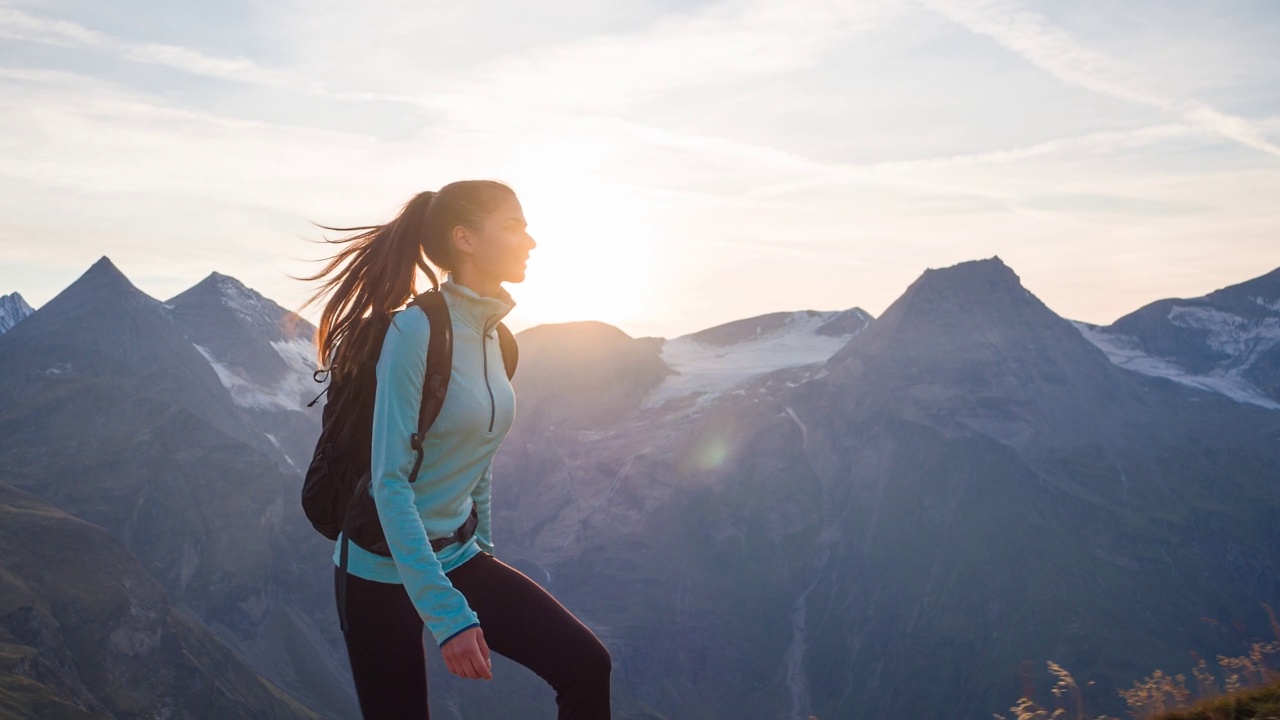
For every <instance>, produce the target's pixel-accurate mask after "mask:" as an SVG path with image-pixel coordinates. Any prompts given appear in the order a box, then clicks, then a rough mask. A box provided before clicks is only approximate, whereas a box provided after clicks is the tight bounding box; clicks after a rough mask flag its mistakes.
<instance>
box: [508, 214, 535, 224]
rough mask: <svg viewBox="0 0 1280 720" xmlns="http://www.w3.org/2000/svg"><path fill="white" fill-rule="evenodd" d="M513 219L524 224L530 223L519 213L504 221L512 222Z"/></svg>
mask: <svg viewBox="0 0 1280 720" xmlns="http://www.w3.org/2000/svg"><path fill="white" fill-rule="evenodd" d="M512 220H515V221H517V222H519V223H520V224H522V225H528V224H529V223H528V222H527V221H526V220H525V219H524V218H522V217H520V216H519V215H512V216H511V217H509V218H507V219H506V220H504V221H503V222H511V221H512Z"/></svg>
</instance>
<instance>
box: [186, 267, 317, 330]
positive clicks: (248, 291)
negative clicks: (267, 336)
mask: <svg viewBox="0 0 1280 720" xmlns="http://www.w3.org/2000/svg"><path fill="white" fill-rule="evenodd" d="M165 304H166V305H168V306H170V307H172V308H174V309H175V310H177V311H179V312H182V311H184V310H189V309H198V308H207V307H209V306H210V305H216V306H221V307H224V308H226V309H227V310H229V311H230V312H231V313H232V314H233V315H235V316H237V317H240V318H242V319H244V320H248V321H250V322H253V323H257V324H261V325H263V326H276V325H279V324H280V322H281V319H282V318H284V319H286V320H287V321H288V324H290V325H292V324H296V323H298V322H305V321H302V320H301V318H296V317H295V313H292V312H290V311H288V310H286V309H284V308H283V307H280V305H278V304H276V303H275V302H274V301H273V300H271V299H270V298H268V297H266V296H265V295H263V294H262V293H259V292H258V291H257V290H254V289H253V288H250V287H249V286H247V285H245V284H244V283H242V282H240V281H239V280H237V279H236V278H234V277H232V276H230V275H224V274H222V273H220V272H211V273H209V274H208V275H207V276H205V278H204V279H203V280H201V281H200V282H198V283H196V284H195V285H192V286H191V287H190V288H187V289H186V290H184V291H183V292H181V293H179V294H177V295H175V296H173V297H172V298H170V299H169V301H168V302H167V303H165Z"/></svg>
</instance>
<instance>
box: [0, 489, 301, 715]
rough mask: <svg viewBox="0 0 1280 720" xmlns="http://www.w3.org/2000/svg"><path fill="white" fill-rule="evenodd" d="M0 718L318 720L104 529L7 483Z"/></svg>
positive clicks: (1, 551)
mask: <svg viewBox="0 0 1280 720" xmlns="http://www.w3.org/2000/svg"><path fill="white" fill-rule="evenodd" d="M0 649H2V652H0V665H2V666H3V669H4V673H3V674H0V717H4V718H28V717H83V718H110V717H174V716H177V717H190V718H211V719H213V718H218V719H220V718H227V717H255V718H280V719H283V718H316V717H318V716H316V715H315V714H313V713H311V712H310V711H308V710H307V709H306V708H304V707H302V706H301V705H298V704H297V703H295V702H292V701H291V700H290V699H289V698H288V696H287V695H284V694H283V693H281V692H280V691H279V690H278V689H276V688H274V687H273V686H272V685H271V684H270V683H268V682H266V681H265V680H263V679H262V678H261V677H259V676H258V675H257V674H255V673H254V672H253V671H252V670H251V669H249V667H247V666H246V665H245V664H244V663H243V661H241V660H240V659H239V658H238V657H237V656H236V655H235V654H234V653H232V652H231V651H230V650H229V649H228V648H227V647H226V646H224V645H223V644H222V643H221V642H219V641H218V640H217V638H215V637H214V636H213V635H212V634H210V633H209V632H208V631H207V630H205V629H204V628H203V627H202V626H201V625H200V624H199V623H198V622H195V621H194V620H192V619H191V618H190V617H188V616H187V615H185V614H184V613H182V612H181V611H179V610H176V609H175V608H173V607H172V606H171V605H170V604H169V602H168V600H167V598H166V597H165V593H164V591H163V590H162V589H161V588H160V585H159V584H158V583H157V582H156V581H155V580H153V579H152V578H151V577H150V576H149V575H148V574H147V573H146V572H145V571H144V570H143V569H142V568H141V567H140V566H139V565H138V564H137V562H136V561H135V560H134V559H133V558H132V557H131V556H130V555H129V553H128V552H127V551H125V549H124V548H123V547H121V546H120V545H119V543H117V542H115V541H114V540H113V539H112V538H111V537H109V536H108V535H107V534H106V533H105V532H103V531H102V530H101V529H99V528H97V527H94V526H93V525H90V524H89V523H86V522H83V521H81V520H78V519H76V518H73V517H71V516H70V515H67V514H66V513H63V512H61V511H59V510H57V509H56V508H54V507H52V506H50V505H48V504H46V503H43V502H41V501H39V500H38V499H36V498H35V497H34V496H31V495H29V494H27V493H24V492H21V491H19V490H16V489H14V488H12V487H10V486H9V485H6V484H4V483H0Z"/></svg>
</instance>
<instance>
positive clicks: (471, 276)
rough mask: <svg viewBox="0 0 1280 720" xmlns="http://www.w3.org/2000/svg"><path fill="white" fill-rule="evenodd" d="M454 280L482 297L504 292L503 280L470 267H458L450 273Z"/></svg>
mask: <svg viewBox="0 0 1280 720" xmlns="http://www.w3.org/2000/svg"><path fill="white" fill-rule="evenodd" d="M449 277H450V278H452V279H453V281H454V282H455V283H457V284H459V285H461V286H463V287H465V288H467V289H468V290H471V291H472V292H474V293H475V294H477V295H479V296H481V297H491V298H496V297H498V296H499V295H500V293H501V292H502V282H501V281H499V280H494V279H493V278H486V277H483V276H481V275H479V274H478V273H475V272H472V271H471V269H470V268H458V269H457V270H454V271H453V272H451V273H449Z"/></svg>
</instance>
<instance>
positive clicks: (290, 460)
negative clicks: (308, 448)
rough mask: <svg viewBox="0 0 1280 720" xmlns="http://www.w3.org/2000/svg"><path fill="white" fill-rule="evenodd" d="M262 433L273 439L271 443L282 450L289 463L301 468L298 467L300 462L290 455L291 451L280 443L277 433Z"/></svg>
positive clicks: (281, 452)
mask: <svg viewBox="0 0 1280 720" xmlns="http://www.w3.org/2000/svg"><path fill="white" fill-rule="evenodd" d="M262 434H263V435H266V436H267V439H268V440H270V441H271V444H272V445H275V446H276V449H277V450H279V451H280V454H281V455H283V456H284V459H285V460H286V461H288V463H289V465H291V466H293V467H294V468H295V469H299V470H300V469H301V468H299V467H298V464H297V463H295V462H294V461H293V458H291V457H289V453H287V452H285V451H284V447H283V446H281V445H280V441H279V440H277V439H276V436H275V435H272V434H271V433H269V432H264V433H262Z"/></svg>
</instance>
